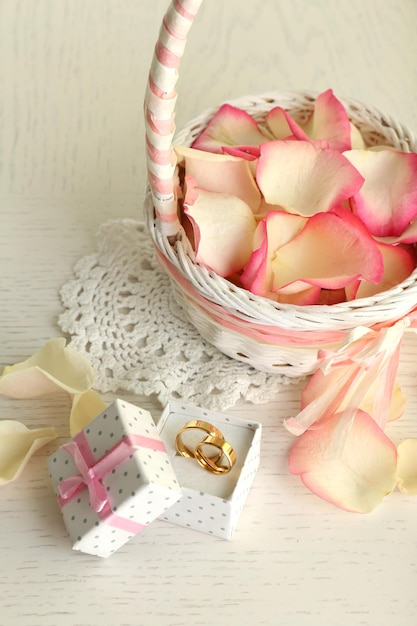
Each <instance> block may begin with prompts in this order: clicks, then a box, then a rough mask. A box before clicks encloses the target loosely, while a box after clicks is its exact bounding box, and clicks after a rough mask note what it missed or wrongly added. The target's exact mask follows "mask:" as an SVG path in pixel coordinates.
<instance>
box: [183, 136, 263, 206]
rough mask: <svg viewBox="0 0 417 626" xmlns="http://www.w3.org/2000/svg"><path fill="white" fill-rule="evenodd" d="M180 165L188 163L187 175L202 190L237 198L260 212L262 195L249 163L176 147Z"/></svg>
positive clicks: (232, 157)
mask: <svg viewBox="0 0 417 626" xmlns="http://www.w3.org/2000/svg"><path fill="white" fill-rule="evenodd" d="M175 152H176V154H177V157H178V162H179V163H185V172H186V175H187V176H191V177H192V178H194V180H195V181H196V184H197V186H198V187H200V188H201V189H204V190H206V191H213V192H216V193H225V194H228V195H231V196H237V197H238V198H240V199H241V200H243V201H244V202H246V204H248V205H249V206H250V207H251V209H252V211H253V212H254V213H257V211H258V210H259V206H260V203H261V194H260V192H259V189H258V187H257V185H256V183H255V180H254V177H253V174H252V172H251V167H250V163H249V161H247V160H244V159H241V158H238V157H235V156H231V155H228V154H211V153H210V152H201V151H200V150H193V149H192V148H188V147H186V146H176V147H175Z"/></svg>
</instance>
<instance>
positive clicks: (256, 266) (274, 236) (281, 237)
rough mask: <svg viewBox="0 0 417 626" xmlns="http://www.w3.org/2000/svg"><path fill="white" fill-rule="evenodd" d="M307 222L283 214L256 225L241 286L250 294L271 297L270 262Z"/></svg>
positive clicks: (273, 215)
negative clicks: (252, 244) (252, 245)
mask: <svg viewBox="0 0 417 626" xmlns="http://www.w3.org/2000/svg"><path fill="white" fill-rule="evenodd" d="M306 221H307V220H306V218H304V217H300V216H299V215H292V214H290V213H285V212H284V211H271V212H269V213H267V215H266V217H265V218H264V219H263V220H262V221H261V222H259V224H258V226H257V228H256V231H255V235H254V240H253V241H254V250H255V251H254V253H253V254H252V256H251V258H250V261H249V263H248V264H247V266H246V268H245V270H244V272H243V274H242V276H241V281H242V285H243V286H244V287H245V288H246V289H248V290H249V291H251V292H252V293H254V294H256V295H259V296H264V297H270V292H271V287H272V280H273V272H272V265H271V263H272V259H273V258H274V255H275V253H276V251H277V250H279V249H280V248H281V247H282V246H283V245H285V244H286V243H288V242H289V241H291V240H292V239H293V238H294V237H295V236H296V235H297V234H298V233H299V232H300V231H301V229H302V228H303V227H304V226H305V224H306Z"/></svg>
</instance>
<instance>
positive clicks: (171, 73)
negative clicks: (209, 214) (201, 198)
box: [144, 0, 203, 236]
mask: <svg viewBox="0 0 417 626" xmlns="http://www.w3.org/2000/svg"><path fill="white" fill-rule="evenodd" d="M202 1H203V0H172V2H171V4H170V6H169V8H168V10H167V12H166V13H165V16H164V19H163V21H162V25H161V28H160V31H159V38H158V41H157V43H156V46H155V51H154V55H153V58H152V64H151V69H150V72H149V79H148V84H147V87H146V92H145V103H144V113H145V131H146V155H147V170H148V180H149V186H150V189H151V193H152V198H153V204H154V207H155V212H156V217H157V221H158V228H159V230H160V232H161V233H162V234H164V235H167V236H172V235H175V234H176V233H177V232H178V231H179V230H180V223H179V220H178V215H177V198H176V193H175V181H174V174H175V166H176V157H175V153H174V151H173V149H172V139H173V136H174V133H175V124H174V108H175V103H176V100H177V93H176V91H175V85H176V82H177V80H178V68H179V65H180V61H181V57H182V55H183V53H184V49H185V44H186V42H187V35H188V31H189V30H190V28H191V25H192V23H193V20H194V18H195V16H196V15H197V12H198V9H199V8H200V5H201V3H202Z"/></svg>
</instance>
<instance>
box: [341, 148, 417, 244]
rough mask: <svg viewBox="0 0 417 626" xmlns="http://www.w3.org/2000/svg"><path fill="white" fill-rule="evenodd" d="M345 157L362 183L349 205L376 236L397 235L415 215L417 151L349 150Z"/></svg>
mask: <svg viewBox="0 0 417 626" xmlns="http://www.w3.org/2000/svg"><path fill="white" fill-rule="evenodd" d="M344 155H345V156H346V158H347V159H348V160H349V161H350V162H351V163H352V165H354V167H355V168H356V169H357V170H358V171H359V172H360V173H361V174H362V176H363V177H364V179H365V182H364V184H363V186H362V188H361V189H360V190H358V191H357V192H356V193H354V194H352V196H353V197H352V200H351V204H352V208H353V209H354V211H355V212H356V213H357V215H358V216H359V217H360V218H361V219H362V221H363V222H364V223H365V224H366V226H367V228H368V229H369V231H370V232H371V233H372V234H373V235H375V236H377V237H389V236H399V235H401V234H402V233H403V231H404V230H405V229H406V228H407V227H408V226H409V224H410V222H412V221H413V220H414V218H415V217H416V216H417V154H413V153H408V152H398V151H396V150H380V151H377V152H375V151H372V150H350V151H347V152H344Z"/></svg>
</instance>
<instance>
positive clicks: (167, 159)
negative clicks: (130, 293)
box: [145, 0, 417, 377]
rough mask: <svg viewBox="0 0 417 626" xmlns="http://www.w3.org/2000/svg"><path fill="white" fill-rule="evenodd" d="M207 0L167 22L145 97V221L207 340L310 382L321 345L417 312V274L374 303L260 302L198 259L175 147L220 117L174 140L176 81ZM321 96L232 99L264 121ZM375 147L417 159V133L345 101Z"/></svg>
mask: <svg viewBox="0 0 417 626" xmlns="http://www.w3.org/2000/svg"><path fill="white" fill-rule="evenodd" d="M201 2H202V0H173V2H172V4H171V6H170V8H169V9H168V12H167V13H166V15H165V18H164V20H163V23H162V26H161V31H160V37H159V40H158V43H157V46H156V51H155V55H154V59H153V62H152V67H151V71H150V77H149V84H148V88H147V93H146V98H145V123H146V136H147V156H148V172H149V183H150V190H149V193H148V194H147V197H146V200H145V219H146V222H147V225H148V228H149V231H150V234H151V237H152V240H153V242H154V245H155V249H156V251H157V255H158V257H159V259H160V261H161V265H162V266H163V267H164V268H165V270H166V271H167V273H168V275H169V276H170V279H171V283H172V287H173V290H174V295H175V298H176V300H177V301H178V302H179V303H180V304H181V306H182V307H183V309H184V312H185V315H186V316H187V318H188V319H189V320H190V321H191V322H192V324H193V325H194V326H195V327H196V328H197V330H198V331H199V332H200V334H201V335H202V336H203V337H204V338H205V339H206V340H208V341H209V342H210V343H212V344H213V345H215V346H216V347H217V348H218V349H219V350H221V351H222V352H224V353H225V354H227V355H228V356H230V357H232V358H234V359H237V360H240V361H244V362H246V363H250V364H251V365H252V366H253V367H255V368H257V369H259V370H262V371H266V372H275V373H280V374H285V375H287V376H289V377H300V376H303V375H306V374H310V373H312V372H313V371H314V369H315V368H316V366H317V350H318V348H330V347H333V346H336V345H338V344H339V343H340V341H341V340H343V338H344V337H345V336H346V333H347V332H349V331H350V330H351V329H352V328H355V327H357V326H367V327H375V326H379V325H385V324H389V323H391V322H393V321H395V320H397V319H400V318H401V317H403V316H404V315H406V314H407V313H409V312H410V311H411V310H412V309H413V308H415V307H416V306H417V270H415V271H414V272H413V273H412V274H411V276H409V277H408V278H407V279H406V280H405V281H403V282H402V283H401V284H399V285H397V286H396V287H394V288H392V289H390V290H388V291H385V292H382V293H379V294H377V295H375V296H373V297H369V298H362V299H358V300H354V301H352V302H344V303H342V304H334V305H330V306H325V305H312V306H295V305H285V304H279V303H276V302H273V301H271V300H267V299H265V298H262V297H259V296H255V295H253V294H252V293H250V292H248V291H246V290H244V289H241V288H239V287H236V286H235V285H233V284H232V283H230V282H229V281H228V280H226V279H224V278H221V277H219V276H218V275H216V274H215V273H214V272H212V271H209V270H208V269H207V268H205V267H202V266H200V265H198V264H196V263H194V262H193V260H192V254H190V247H189V243H188V241H187V239H186V237H185V234H184V232H183V230H182V228H181V226H180V223H179V221H178V217H177V201H176V197H175V180H174V175H175V159H174V158H173V150H172V145H173V142H174V143H175V144H183V145H190V144H191V143H192V141H193V140H194V139H195V137H196V136H197V135H198V134H199V133H200V132H201V130H202V129H203V128H204V127H205V125H206V124H207V122H208V121H209V120H210V119H211V117H212V116H213V115H214V113H215V112H216V109H213V110H209V111H206V112H204V113H203V114H201V115H200V116H199V117H198V118H195V119H194V120H192V121H191V122H190V123H189V124H188V125H187V126H186V127H185V128H184V129H183V130H182V131H181V132H180V133H178V134H177V135H176V136H175V138H174V123H173V113H174V107H175V83H176V80H177V77H178V66H179V60H180V57H181V55H182V53H183V51H184V46H185V42H186V36H187V33H188V30H189V28H190V26H191V24H192V21H193V18H194V16H195V14H196V12H197V10H198V8H199V6H200V4H201ZM315 96H316V94H312V93H309V92H301V93H300V92H297V93H267V94H263V95H258V96H247V97H245V98H241V99H239V100H234V101H231V104H233V105H235V106H237V107H239V108H242V109H245V110H246V111H247V112H249V113H250V114H251V115H252V116H253V117H254V118H255V119H256V120H257V121H262V120H263V119H264V117H265V115H266V113H267V112H268V110H270V109H271V108H272V107H274V106H281V107H283V108H284V109H286V110H287V111H290V112H291V113H292V114H294V116H295V117H296V118H297V119H303V118H305V117H306V116H308V114H309V113H310V112H311V111H312V108H313V104H314V100H315ZM342 102H343V104H344V105H345V107H346V109H347V111H348V114H349V116H350V118H351V121H352V122H353V123H354V124H355V126H357V127H358V128H359V130H360V131H361V134H362V136H363V137H364V139H365V142H366V143H367V144H368V145H372V144H376V143H383V144H388V145H391V146H394V147H396V148H399V149H401V150H403V151H412V152H417V140H416V138H415V136H414V135H413V134H412V133H411V132H410V131H409V130H408V129H407V128H405V127H404V126H402V125H401V124H398V123H396V122H395V121H394V120H393V119H391V118H390V117H388V116H386V115H383V114H382V113H381V112H380V111H378V110H376V109H375V108H373V107H369V106H366V105H364V104H362V103H360V102H357V101H354V100H350V99H342Z"/></svg>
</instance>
